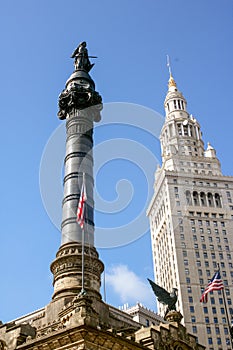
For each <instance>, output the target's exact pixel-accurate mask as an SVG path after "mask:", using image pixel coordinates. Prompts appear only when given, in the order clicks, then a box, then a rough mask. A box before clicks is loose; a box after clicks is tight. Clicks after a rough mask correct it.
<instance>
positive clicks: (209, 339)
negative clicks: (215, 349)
mask: <svg viewBox="0 0 233 350" xmlns="http://www.w3.org/2000/svg"><path fill="white" fill-rule="evenodd" d="M208 344H209V345H211V344H213V339H212V338H211V337H209V338H208Z"/></svg>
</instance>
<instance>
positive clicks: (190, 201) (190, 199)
mask: <svg viewBox="0 0 233 350" xmlns="http://www.w3.org/2000/svg"><path fill="white" fill-rule="evenodd" d="M185 195H186V204H187V205H192V198H191V193H190V191H186V192H185Z"/></svg>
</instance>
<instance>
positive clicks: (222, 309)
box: [220, 307, 225, 315]
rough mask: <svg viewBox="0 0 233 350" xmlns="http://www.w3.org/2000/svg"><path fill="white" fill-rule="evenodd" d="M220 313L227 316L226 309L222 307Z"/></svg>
mask: <svg viewBox="0 0 233 350" xmlns="http://www.w3.org/2000/svg"><path fill="white" fill-rule="evenodd" d="M220 311H221V314H222V315H224V314H225V309H224V307H221V308H220Z"/></svg>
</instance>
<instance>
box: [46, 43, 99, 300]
mask: <svg viewBox="0 0 233 350" xmlns="http://www.w3.org/2000/svg"><path fill="white" fill-rule="evenodd" d="M71 57H72V58H74V66H75V71H74V72H73V73H72V74H71V76H70V78H69V79H68V80H67V82H66V86H65V89H64V90H63V91H62V93H61V94H60V96H59V112H58V117H59V118H60V119H61V120H63V119H66V156H65V162H64V198H63V202H62V224H61V233H62V241H61V247H60V248H59V250H58V252H57V255H56V259H55V261H54V262H53V263H52V264H51V271H52V273H53V275H54V282H53V284H54V294H53V299H57V298H61V297H64V296H72V295H77V294H78V293H79V292H80V291H81V288H82V230H81V227H80V226H79V224H78V223H77V221H76V219H77V207H78V203H79V198H80V193H81V188H82V183H83V174H85V184H86V193H87V202H86V205H85V224H84V244H85V245H84V289H85V291H86V292H87V293H88V294H89V295H92V296H93V295H94V296H95V297H97V298H101V296H100V293H99V290H100V275H101V273H102V271H103V268H104V267H103V263H102V262H101V261H100V260H99V258H98V257H99V256H98V253H97V251H96V249H95V247H94V215H93V212H94V199H93V187H94V179H93V155H92V148H93V127H94V122H98V121H100V119H101V116H100V111H101V109H102V99H101V96H100V95H99V94H98V92H97V91H95V83H94V81H93V80H92V78H91V77H90V75H89V71H90V69H91V68H92V67H93V64H91V63H90V61H89V57H88V52H87V49H86V43H85V42H82V43H81V44H80V45H79V46H78V47H77V49H76V50H75V51H74V53H73V54H72V56H71Z"/></svg>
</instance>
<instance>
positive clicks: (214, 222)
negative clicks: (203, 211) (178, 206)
mask: <svg viewBox="0 0 233 350" xmlns="http://www.w3.org/2000/svg"><path fill="white" fill-rule="evenodd" d="M223 217H224V216H223V214H220V215H219V218H223ZM178 221H179V223H180V222H181V221H180V220H178ZM189 222H190V224H191V225H192V226H193V225H195V224H198V226H203V223H204V224H205V225H206V226H210V223H211V222H213V226H215V227H217V226H218V224H220V225H221V226H222V227H225V222H224V221H220V222H219V221H215V220H214V221H210V220H202V219H198V220H195V219H190V221H189Z"/></svg>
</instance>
